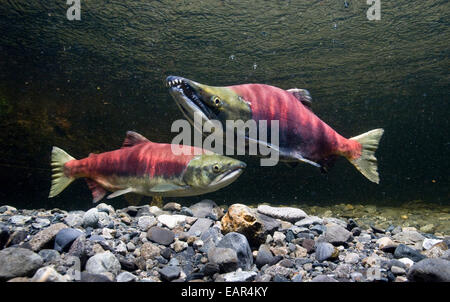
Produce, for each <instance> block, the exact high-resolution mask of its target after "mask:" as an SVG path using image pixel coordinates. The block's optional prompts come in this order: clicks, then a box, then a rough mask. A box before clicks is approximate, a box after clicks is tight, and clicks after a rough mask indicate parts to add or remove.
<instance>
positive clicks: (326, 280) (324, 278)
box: [311, 275, 338, 282]
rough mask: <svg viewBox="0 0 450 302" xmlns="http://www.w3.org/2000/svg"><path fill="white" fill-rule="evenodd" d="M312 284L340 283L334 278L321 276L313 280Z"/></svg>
mask: <svg viewBox="0 0 450 302" xmlns="http://www.w3.org/2000/svg"><path fill="white" fill-rule="evenodd" d="M311 282H338V281H337V280H336V279H334V278H332V277H328V276H327V275H319V276H316V277H314V278H312V280H311Z"/></svg>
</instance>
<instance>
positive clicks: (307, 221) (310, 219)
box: [295, 216, 323, 227]
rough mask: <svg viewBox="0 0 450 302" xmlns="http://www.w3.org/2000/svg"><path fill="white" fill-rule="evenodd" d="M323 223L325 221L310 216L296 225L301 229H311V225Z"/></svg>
mask: <svg viewBox="0 0 450 302" xmlns="http://www.w3.org/2000/svg"><path fill="white" fill-rule="evenodd" d="M322 223H323V219H321V218H319V217H317V216H308V217H305V218H303V219H301V220H299V221H297V222H296V223H295V225H296V226H299V227H309V226H311V225H316V224H322Z"/></svg>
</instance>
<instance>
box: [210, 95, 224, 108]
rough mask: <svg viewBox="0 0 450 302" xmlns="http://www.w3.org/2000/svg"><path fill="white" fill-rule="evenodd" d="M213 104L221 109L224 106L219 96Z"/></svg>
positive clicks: (215, 97) (214, 99)
mask: <svg viewBox="0 0 450 302" xmlns="http://www.w3.org/2000/svg"><path fill="white" fill-rule="evenodd" d="M212 101H213V104H214V106H216V107H220V106H221V105H222V101H221V100H220V98H219V97H218V96H214V97H213V99H212Z"/></svg>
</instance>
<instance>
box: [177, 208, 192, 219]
mask: <svg viewBox="0 0 450 302" xmlns="http://www.w3.org/2000/svg"><path fill="white" fill-rule="evenodd" d="M180 214H181V215H186V216H190V217H192V216H194V212H192V210H191V209H189V208H187V207H182V208H181V211H180Z"/></svg>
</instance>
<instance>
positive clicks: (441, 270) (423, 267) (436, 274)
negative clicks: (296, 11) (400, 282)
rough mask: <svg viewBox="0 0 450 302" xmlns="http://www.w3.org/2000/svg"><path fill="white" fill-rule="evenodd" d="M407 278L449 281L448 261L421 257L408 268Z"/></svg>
mask: <svg viewBox="0 0 450 302" xmlns="http://www.w3.org/2000/svg"><path fill="white" fill-rule="evenodd" d="M408 280H410V281H416V282H450V261H448V260H444V259H439V258H435V259H423V260H421V261H419V262H417V263H416V264H414V265H413V266H412V267H411V268H410V269H409V272H408Z"/></svg>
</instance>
